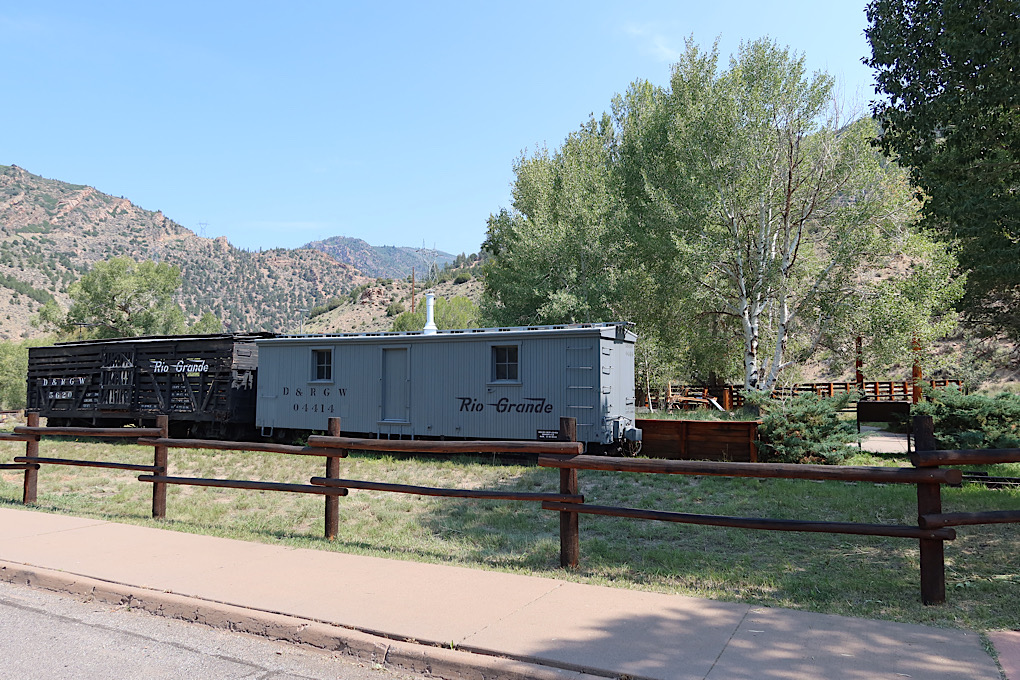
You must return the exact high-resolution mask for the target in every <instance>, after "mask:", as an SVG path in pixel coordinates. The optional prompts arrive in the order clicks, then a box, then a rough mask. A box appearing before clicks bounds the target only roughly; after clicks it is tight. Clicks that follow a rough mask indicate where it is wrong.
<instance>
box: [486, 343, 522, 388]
mask: <svg viewBox="0 0 1020 680" xmlns="http://www.w3.org/2000/svg"><path fill="white" fill-rule="evenodd" d="M519 375H520V373H519V372H518V360H517V345H495V346H493V348H492V379H493V381H498V380H511V381H517V380H519V379H520V378H519V377H518V376H519Z"/></svg>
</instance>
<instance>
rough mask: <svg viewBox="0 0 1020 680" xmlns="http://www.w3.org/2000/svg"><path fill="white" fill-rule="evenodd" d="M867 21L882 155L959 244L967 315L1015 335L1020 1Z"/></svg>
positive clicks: (877, 8)
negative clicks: (897, 165) (907, 177)
mask: <svg viewBox="0 0 1020 680" xmlns="http://www.w3.org/2000/svg"><path fill="white" fill-rule="evenodd" d="M867 17H868V22H869V26H868V28H867V29H866V31H865V33H866V34H867V37H868V40H869V41H870V43H871V49H872V55H871V57H870V58H869V59H865V63H867V64H868V65H870V66H871V67H873V68H874V69H875V79H876V82H877V86H878V87H877V90H878V91H879V92H880V93H883V94H885V95H886V98H885V99H882V100H879V101H877V102H875V103H874V105H873V109H874V113H875V115H876V117H877V118H878V119H879V121H880V122H881V125H882V134H881V137H880V143H881V147H882V149H883V150H884V151H885V152H886V153H888V154H890V155H892V156H893V157H896V158H898V159H899V161H900V162H901V163H902V164H904V165H905V166H908V167H909V168H910V170H911V179H912V181H913V183H914V185H915V186H916V187H917V189H918V194H919V196H920V198H921V199H922V200H923V215H924V222H925V224H926V225H927V226H928V227H930V228H934V229H937V230H939V231H941V232H942V234H944V235H945V236H946V237H948V238H951V239H955V240H956V241H957V242H958V244H959V250H958V255H959V259H960V264H961V265H962V266H963V267H964V268H965V269H966V270H969V272H970V273H969V275H968V281H967V294H966V298H965V300H964V305H963V308H964V310H965V311H966V313H967V314H968V315H969V316H971V317H972V318H975V319H977V320H987V321H991V322H992V323H994V324H995V325H997V326H999V327H1001V328H1003V329H1005V330H1007V331H1009V332H1010V333H1012V334H1013V335H1014V336H1015V337H1020V87H1018V86H1017V77H1018V74H1020V4H1018V3H1017V2H1016V1H1015V0H962V1H957V2H932V1H931V0H873V1H872V2H871V3H870V4H869V5H868V8H867Z"/></svg>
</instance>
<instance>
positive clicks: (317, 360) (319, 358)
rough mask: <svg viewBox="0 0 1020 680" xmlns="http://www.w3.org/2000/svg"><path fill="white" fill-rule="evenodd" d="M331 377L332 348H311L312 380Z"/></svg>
mask: <svg viewBox="0 0 1020 680" xmlns="http://www.w3.org/2000/svg"><path fill="white" fill-rule="evenodd" d="M332 379H333V350H331V349H313V350H312V380H332Z"/></svg>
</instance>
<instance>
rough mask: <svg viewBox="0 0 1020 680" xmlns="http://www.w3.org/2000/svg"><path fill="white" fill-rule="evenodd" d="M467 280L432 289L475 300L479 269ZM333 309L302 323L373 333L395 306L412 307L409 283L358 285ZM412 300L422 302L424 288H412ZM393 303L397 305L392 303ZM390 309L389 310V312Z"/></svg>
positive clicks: (388, 322)
mask: <svg viewBox="0 0 1020 680" xmlns="http://www.w3.org/2000/svg"><path fill="white" fill-rule="evenodd" d="M474 274H475V275H474V276H472V278H471V279H470V280H468V281H463V282H462V283H456V282H455V281H456V280H449V281H445V282H443V283H438V284H436V285H435V286H433V287H432V288H431V290H432V291H433V292H434V293H435V294H436V295H437V296H438V297H441V298H445V299H447V300H449V299H452V298H454V297H466V298H468V299H469V300H471V301H472V302H474V303H475V304H479V302H480V301H481V299H482V288H483V285H482V280H481V278H480V276H479V274H480V272H479V271H475V272H474ZM352 293H353V294H352V295H349V296H347V297H345V298H344V299H343V301H342V302H341V303H340V304H339V305H338V306H336V307H335V308H334V309H331V310H329V311H328V312H324V313H322V314H318V315H317V316H315V317H313V318H311V319H309V320H308V321H307V322H306V323H305V324H304V331H305V332H306V333H376V332H384V331H389V330H390V329H392V327H393V320H394V318H395V317H396V312H397V309H403V310H406V311H410V310H411V284H410V283H409V282H408V281H406V280H399V279H398V280H393V279H377V280H376V281H375V282H373V283H371V284H368V285H366V286H359V287H358V288H355V289H354V290H353V291H352ZM414 297H415V304H416V305H423V304H425V302H424V300H425V291H424V290H422V289H421V286H418V287H416V288H415V296H414ZM394 304H396V305H397V306H396V307H391V305H394ZM388 312H389V313H388Z"/></svg>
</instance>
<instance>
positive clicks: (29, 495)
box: [21, 413, 39, 505]
mask: <svg viewBox="0 0 1020 680" xmlns="http://www.w3.org/2000/svg"><path fill="white" fill-rule="evenodd" d="M25 424H26V425H28V427H39V414H38V413H26V414H25ZM25 457H26V458H38V457H39V435H33V437H32V439H30V440H28V441H27V442H25ZM38 486H39V471H38V470H25V485H24V489H23V490H22V494H21V502H22V503H24V504H25V505H28V504H29V503H35V501H36V498H37V494H38Z"/></svg>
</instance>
